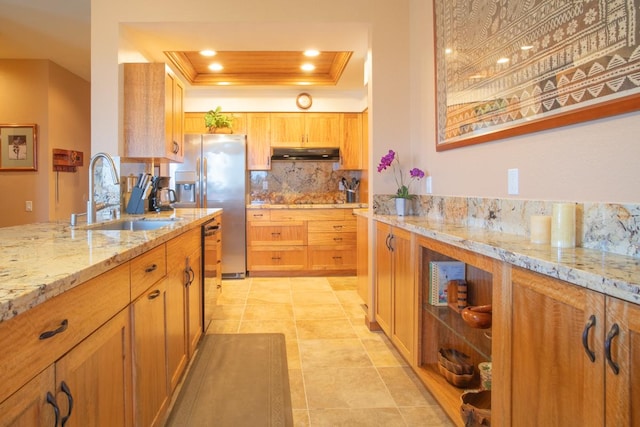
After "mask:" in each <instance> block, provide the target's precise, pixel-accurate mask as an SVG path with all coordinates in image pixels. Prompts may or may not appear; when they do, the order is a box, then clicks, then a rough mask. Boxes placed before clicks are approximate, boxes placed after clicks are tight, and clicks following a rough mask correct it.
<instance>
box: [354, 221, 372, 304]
mask: <svg viewBox="0 0 640 427" xmlns="http://www.w3.org/2000/svg"><path fill="white" fill-rule="evenodd" d="M368 248H369V223H368V219H367V218H366V217H364V216H360V215H358V216H357V217H356V253H357V260H356V262H357V266H356V276H357V280H358V295H360V298H362V301H364V302H365V304H367V305H369V304H370V300H369V259H368Z"/></svg>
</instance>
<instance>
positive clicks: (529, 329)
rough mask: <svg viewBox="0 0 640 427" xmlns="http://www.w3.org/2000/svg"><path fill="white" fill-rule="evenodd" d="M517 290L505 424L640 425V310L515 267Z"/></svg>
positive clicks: (514, 288) (512, 314) (514, 290)
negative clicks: (639, 397) (508, 402)
mask: <svg viewBox="0 0 640 427" xmlns="http://www.w3.org/2000/svg"><path fill="white" fill-rule="evenodd" d="M511 283H512V290H511V292H512V305H511V309H510V318H511V324H512V329H511V334H510V336H509V337H508V340H509V341H510V343H511V345H510V346H509V348H510V351H511V354H510V355H506V356H505V357H508V360H509V361H510V370H509V371H508V372H507V373H506V374H505V377H506V380H507V384H506V386H505V392H507V393H508V394H507V395H508V396H509V397H510V398H509V401H510V403H511V413H510V414H508V413H507V414H506V415H509V416H507V417H505V425H518V426H539V425H580V426H603V425H607V426H635V425H640V407H638V405H634V404H633V401H635V400H637V399H636V397H637V396H638V393H640V307H638V306H637V305H633V304H630V303H627V302H624V301H621V300H618V299H616V298H613V297H609V296H605V295H603V294H600V293H598V292H594V291H591V290H588V289H585V288H581V287H579V286H575V285H572V284H570V283H567V282H563V281H561V280H558V279H553V278H551V277H548V276H544V275H541V274H538V273H534V272H531V271H528V270H524V269H521V268H516V267H514V268H513V269H512V272H511ZM532 407H535V408H536V410H535V411H531V408H532ZM505 412H506V411H505Z"/></svg>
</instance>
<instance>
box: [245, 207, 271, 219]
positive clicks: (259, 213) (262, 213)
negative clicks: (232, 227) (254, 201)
mask: <svg viewBox="0 0 640 427" xmlns="http://www.w3.org/2000/svg"><path fill="white" fill-rule="evenodd" d="M270 219H271V215H270V211H268V210H267V209H260V210H252V209H247V221H269V220H270Z"/></svg>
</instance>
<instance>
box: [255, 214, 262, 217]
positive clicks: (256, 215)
mask: <svg viewBox="0 0 640 427" xmlns="http://www.w3.org/2000/svg"><path fill="white" fill-rule="evenodd" d="M253 216H254V217H262V216H263V214H253Z"/></svg>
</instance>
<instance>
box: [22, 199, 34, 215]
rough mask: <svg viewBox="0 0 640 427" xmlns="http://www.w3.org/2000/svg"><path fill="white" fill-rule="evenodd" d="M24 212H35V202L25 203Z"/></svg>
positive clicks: (28, 201)
mask: <svg viewBox="0 0 640 427" xmlns="http://www.w3.org/2000/svg"><path fill="white" fill-rule="evenodd" d="M24 210H25V211H27V212H33V202H32V201H31V200H27V201H26V202H24Z"/></svg>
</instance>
